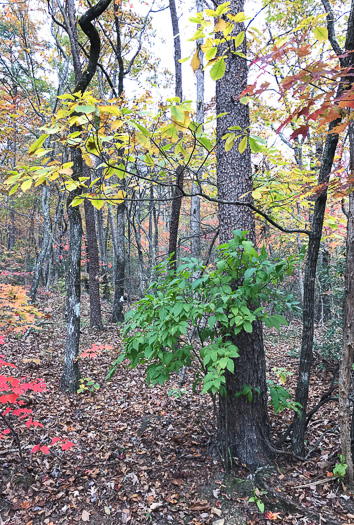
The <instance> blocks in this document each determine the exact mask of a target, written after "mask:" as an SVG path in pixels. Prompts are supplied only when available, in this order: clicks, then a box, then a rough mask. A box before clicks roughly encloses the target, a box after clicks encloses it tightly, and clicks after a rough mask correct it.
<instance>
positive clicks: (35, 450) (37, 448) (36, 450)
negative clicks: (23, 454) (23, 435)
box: [31, 445, 40, 453]
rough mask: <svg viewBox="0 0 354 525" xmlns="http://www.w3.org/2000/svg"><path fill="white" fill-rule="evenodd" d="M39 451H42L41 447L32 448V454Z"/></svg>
mask: <svg viewBox="0 0 354 525" xmlns="http://www.w3.org/2000/svg"><path fill="white" fill-rule="evenodd" d="M39 449H40V445H35V446H34V447H33V448H32V450H31V452H32V453H35V452H38V450H39Z"/></svg>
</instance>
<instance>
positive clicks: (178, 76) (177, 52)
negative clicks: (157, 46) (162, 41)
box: [170, 0, 183, 102]
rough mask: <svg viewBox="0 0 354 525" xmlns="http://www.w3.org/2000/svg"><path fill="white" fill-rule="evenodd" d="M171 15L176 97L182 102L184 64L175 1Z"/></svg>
mask: <svg viewBox="0 0 354 525" xmlns="http://www.w3.org/2000/svg"><path fill="white" fill-rule="evenodd" d="M170 14H171V22H172V32H173V46H174V63H175V96H176V97H178V98H179V99H180V101H181V102H182V98H183V95H182V64H181V62H180V59H181V57H182V54H181V37H180V34H179V24H178V15H177V8H176V2H175V0H170Z"/></svg>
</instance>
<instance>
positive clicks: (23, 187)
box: [21, 179, 32, 191]
mask: <svg viewBox="0 0 354 525" xmlns="http://www.w3.org/2000/svg"><path fill="white" fill-rule="evenodd" d="M31 186H32V179H27V180H25V181H24V182H23V183H22V184H21V190H22V191H26V190H28V189H29V188H30V187H31Z"/></svg>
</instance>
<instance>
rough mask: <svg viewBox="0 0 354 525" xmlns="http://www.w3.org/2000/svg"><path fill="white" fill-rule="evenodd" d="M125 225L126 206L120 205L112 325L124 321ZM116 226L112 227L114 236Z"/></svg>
mask: <svg viewBox="0 0 354 525" xmlns="http://www.w3.org/2000/svg"><path fill="white" fill-rule="evenodd" d="M124 225H125V205H124V203H121V204H118V208H117V235H116V241H115V242H114V243H113V245H114V246H115V252H116V265H115V290H114V301H113V311H112V323H122V322H123V321H124V312H123V305H124V282H125V249H124ZM113 231H114V225H112V236H113Z"/></svg>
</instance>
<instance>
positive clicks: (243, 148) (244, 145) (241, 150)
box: [238, 137, 247, 153]
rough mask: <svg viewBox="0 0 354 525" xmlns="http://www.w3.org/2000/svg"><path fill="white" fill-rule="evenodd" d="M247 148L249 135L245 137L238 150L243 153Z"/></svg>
mask: <svg viewBox="0 0 354 525" xmlns="http://www.w3.org/2000/svg"><path fill="white" fill-rule="evenodd" d="M246 148H247V137H243V139H242V140H241V142H240V144H239V145H238V151H239V152H240V153H243V152H244V151H245V149H246Z"/></svg>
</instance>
